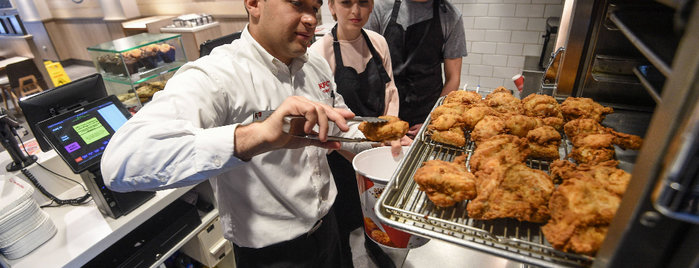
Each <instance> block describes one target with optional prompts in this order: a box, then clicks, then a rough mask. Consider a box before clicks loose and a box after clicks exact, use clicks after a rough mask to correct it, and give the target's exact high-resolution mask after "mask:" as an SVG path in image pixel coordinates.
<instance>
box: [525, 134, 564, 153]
mask: <svg viewBox="0 0 699 268" xmlns="http://www.w3.org/2000/svg"><path fill="white" fill-rule="evenodd" d="M527 140H529V150H530V151H531V157H533V158H539V159H546V160H554V159H559V158H560V157H561V156H560V154H559V153H558V147H559V146H560V145H561V134H560V133H558V131H556V129H555V128H553V127H550V126H541V127H538V128H535V129H533V130H532V131H529V133H528V134H527Z"/></svg>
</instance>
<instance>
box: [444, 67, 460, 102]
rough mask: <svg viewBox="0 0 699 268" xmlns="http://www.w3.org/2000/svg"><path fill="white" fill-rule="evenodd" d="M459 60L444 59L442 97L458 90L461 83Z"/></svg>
mask: <svg viewBox="0 0 699 268" xmlns="http://www.w3.org/2000/svg"><path fill="white" fill-rule="evenodd" d="M461 61H462V59H461V58H456V59H444V80H445V81H444V87H443V88H442V94H441V95H442V96H445V95H447V94H449V92H452V91H456V90H458V89H459V83H460V82H461Z"/></svg>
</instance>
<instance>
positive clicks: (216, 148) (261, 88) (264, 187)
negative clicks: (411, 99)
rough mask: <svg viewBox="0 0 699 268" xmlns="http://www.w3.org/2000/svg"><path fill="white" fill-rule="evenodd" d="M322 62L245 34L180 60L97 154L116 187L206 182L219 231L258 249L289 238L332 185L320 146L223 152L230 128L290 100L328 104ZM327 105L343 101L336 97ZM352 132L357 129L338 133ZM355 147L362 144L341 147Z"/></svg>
mask: <svg viewBox="0 0 699 268" xmlns="http://www.w3.org/2000/svg"><path fill="white" fill-rule="evenodd" d="M331 90H332V91H334V90H335V83H334V81H333V74H332V71H331V70H330V67H329V66H328V63H327V62H326V61H325V59H323V58H322V57H321V56H320V55H319V54H318V53H317V52H315V51H312V50H309V51H308V53H306V54H305V55H303V56H301V57H298V58H295V59H293V62H292V63H291V65H289V66H287V65H285V64H284V63H283V62H281V61H279V60H278V59H275V58H274V57H273V56H272V55H270V54H269V53H268V52H267V51H265V49H264V48H262V46H261V45H260V44H259V43H257V41H255V40H254V39H253V38H252V36H251V35H250V33H249V32H248V30H247V26H246V27H245V30H244V31H243V33H242V36H241V38H240V39H238V40H236V41H234V42H233V43H232V44H230V45H223V46H220V47H218V48H216V49H214V50H213V51H212V53H211V55H209V56H206V57H203V58H201V59H199V60H197V61H194V62H190V63H188V64H186V65H184V66H182V68H180V70H179V71H178V72H177V73H176V74H175V76H173V78H172V79H170V80H169V81H168V83H167V86H166V87H165V90H163V91H161V92H158V93H156V94H155V96H154V98H153V100H152V101H151V102H150V103H149V104H148V105H146V106H144V107H143V108H142V109H141V110H140V111H139V112H138V113H137V114H136V115H135V116H134V117H133V118H131V119H130V120H129V121H127V122H126V124H124V126H122V127H121V128H120V129H119V130H118V131H117V133H116V134H115V135H114V137H113V138H112V139H111V141H110V143H109V145H108V146H107V149H106V150H105V152H104V155H103V156H102V166H101V167H102V175H103V177H104V181H105V184H106V185H108V187H109V188H111V189H113V190H116V191H133V190H159V189H166V188H173V187H181V186H187V185H192V184H196V183H199V182H202V181H204V180H207V179H211V180H210V181H211V184H212V185H213V188H214V192H215V194H216V198H217V202H218V209H219V214H220V217H221V224H222V227H223V231H224V237H226V238H227V239H229V240H230V241H232V242H233V243H235V244H237V245H238V246H241V247H251V248H260V247H265V246H268V245H272V244H276V243H279V242H283V241H287V240H290V239H293V238H296V237H298V236H299V235H301V234H304V233H306V232H307V231H309V230H310V229H311V228H312V227H313V225H314V224H315V223H316V221H317V220H319V219H320V218H322V217H323V216H324V215H325V214H326V213H327V212H328V210H329V209H330V207H331V205H332V204H333V202H334V200H335V196H336V194H337V190H336V188H335V184H334V183H333V180H332V177H331V176H332V175H331V173H330V170H329V168H328V164H327V160H326V157H325V154H326V153H327V150H326V149H322V148H319V147H313V146H309V147H305V148H301V149H293V150H286V149H285V150H276V151H271V152H268V153H264V154H261V155H257V156H255V157H253V158H252V159H251V160H250V161H249V162H243V161H241V160H240V159H237V158H235V157H234V156H233V152H234V144H235V142H234V135H233V134H234V133H235V128H236V127H237V126H238V125H239V124H249V123H251V122H252V121H253V113H254V112H257V111H266V110H274V109H276V108H277V107H279V106H280V105H281V103H282V102H283V101H284V100H285V99H286V98H288V97H290V96H304V97H306V98H308V99H310V100H315V101H320V102H325V103H328V104H329V103H332V99H331V94H330V91H331ZM335 103H336V107H344V108H346V107H347V106H346V105H345V104H344V101H343V100H342V97H341V96H340V97H338V98H337V99H336V101H335ZM331 131H332V132H333V133H334V135H341V136H345V137H360V136H362V134H361V132H360V131H359V130H358V129H357V125H356V124H353V125H351V128H350V131H349V132H347V133H342V132H340V131H339V130H338V129H337V128H336V127H335V128H334V129H333V130H331ZM343 148H344V149H347V150H349V151H353V152H355V153H357V152H359V151H361V150H364V149H368V148H370V145H368V144H357V143H355V144H343Z"/></svg>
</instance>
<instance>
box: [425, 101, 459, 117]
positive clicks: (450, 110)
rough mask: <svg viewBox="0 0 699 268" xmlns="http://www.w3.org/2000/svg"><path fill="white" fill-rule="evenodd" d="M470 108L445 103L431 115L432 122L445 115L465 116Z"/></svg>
mask: <svg viewBox="0 0 699 268" xmlns="http://www.w3.org/2000/svg"><path fill="white" fill-rule="evenodd" d="M468 109H469V107H468V106H466V105H463V104H461V103H445V104H442V105H439V106H437V107H435V108H434V110H433V111H432V112H431V113H430V117H431V118H432V120H434V119H436V118H438V117H439V116H441V115H443V114H464V113H465V112H466V111H468Z"/></svg>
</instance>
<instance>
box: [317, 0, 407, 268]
mask: <svg viewBox="0 0 699 268" xmlns="http://www.w3.org/2000/svg"><path fill="white" fill-rule="evenodd" d="M329 5H330V10H331V13H333V17H334V18H335V19H336V20H338V17H339V20H338V23H337V24H336V25H335V26H334V27H333V28H332V30H331V36H332V51H331V52H332V55H333V56H334V58H335V60H334V62H331V63H334V64H335V83H336V85H337V89H336V91H337V93H338V94H339V95H341V96H342V98H343V99H344V101H345V103H346V104H347V106H348V107H349V108H350V109H351V110H352V111H353V112H354V113H355V114H356V115H357V116H372V117H376V116H382V115H385V114H386V113H387V112H388V110H389V109H388V107H387V104H386V102H387V98H389V96H387V94H386V91H387V89H388V87H389V86H390V87H394V86H393V84H392V83H390V82H391V77H390V74H389V72H387V71H386V67H384V65H383V59H382V56H381V54H380V53H378V52H377V50H376V48H375V47H374V44H372V40H371V39H370V37H369V36H368V35H367V33H366V32H365V31H364V29H362V26H364V23H366V20H367V19H368V17H369V14H370V13H371V9H373V8H372V7H373V3H362V2H359V1H356V2H355V1H351V2H349V3H335V2H334V1H330V2H329ZM336 13H337V14H336ZM350 19H351V20H350ZM338 27H341V29H338ZM338 34H339V35H338ZM374 34H375V33H374ZM360 36H361V37H363V39H364V41H363V43H365V47H364V50H363V51H367V50H368V51H369V52H370V55H371V58H370V59H369V60H368V61H366V60H365V59H366V57H367V56H366V54H363V53H362V52H360V51H356V50H352V49H347V47H345V49H346V50H347V51H342V48H341V45H340V40H343V41H344V40H347V41H351V40H357V39H356V38H359V37H360ZM324 38H327V36H326V37H324ZM328 41H329V40H327V39H322V40H320V43H321V44H322V45H325V46H326V47H325V49H327V45H329V44H328V43H329V42H328ZM354 46H357V44H355V45H354ZM313 48H314V49H317V47H315V46H313ZM383 48H384V49H385V48H387V44H385V43H384V46H383ZM321 50H322V51H320V52H321V54H323V55H324V56H325V57H326V58H328V59H330V56H329V55H330V54H329V53H328V52H330V51H327V50H324V49H321ZM343 53H345V54H346V55H345V58H356V57H358V58H361V59H364V60H365V61H366V65H365V67H364V70H363V71H361V73H358V72H357V69H361V68H360V67H359V66H356V62H354V63H348V64H347V66H346V65H345V63H344V62H343V58H342V55H343ZM384 53H385V54H386V55H385V56H389V55H388V52H387V51H384ZM348 56H350V57H348ZM330 61H331V60H330ZM362 64H363V63H362ZM331 65H332V64H331ZM352 66H354V67H356V69H355V68H353V67H352ZM388 68H389V69H390V67H388ZM394 90H395V89H394ZM392 98H394V100H395V101H394V102H392V103H393V104H394V105H395V104H398V103H399V101H398V99H397V97H396V94H395V93H394V95H393V96H392ZM393 111H394V113H395V112H397V109H396V108H393ZM394 115H396V116H397V114H394ZM352 157H353V155H345V156H343V155H342V154H340V153H339V152H338V151H334V152H332V153H330V154H329V155H328V156H327V158H328V164H329V166H330V170H331V171H332V174H333V177H334V179H335V185H336V186H337V191H338V194H337V197H336V198H335V203H334V205H333V206H334V208H335V209H336V211H337V212H338V213H336V214H335V215H336V218H337V222H338V229H339V232H340V240H341V245H342V251H343V258H342V259H343V267H353V264H352V257H351V256H352V253H351V248H350V246H349V237H350V233H351V232H352V231H353V230H356V229H358V228H360V227H362V226H363V225H364V218H363V215H362V208H361V202H360V197H359V193H358V188H357V180H356V177H355V172H354V168H353V166H352V163H351V161H349V160H348V159H351V158H352ZM365 239H366V240H367V241H368V242H370V243H371V241H369V238H366V237H365ZM376 249H378V251H376ZM370 250H371V251H370V252H369V254H370V255H371V256H372V257H374V258H376V259H380V261H377V262H378V263H383V262H385V261H386V260H387V261H390V258H389V257H388V256H387V255H385V253H383V251H382V250H381V249H380V248H378V246H375V248H374V247H372V248H370ZM381 266H382V267H384V265H381Z"/></svg>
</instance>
